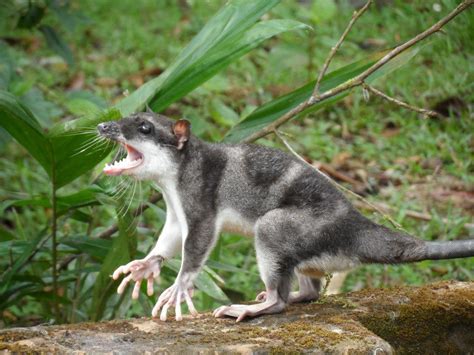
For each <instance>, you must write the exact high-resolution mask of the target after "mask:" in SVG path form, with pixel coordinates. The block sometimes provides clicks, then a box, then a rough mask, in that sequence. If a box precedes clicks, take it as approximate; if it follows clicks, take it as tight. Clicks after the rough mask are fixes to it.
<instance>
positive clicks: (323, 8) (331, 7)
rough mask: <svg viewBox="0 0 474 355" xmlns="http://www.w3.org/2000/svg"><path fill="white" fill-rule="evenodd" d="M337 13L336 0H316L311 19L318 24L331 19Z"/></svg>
mask: <svg viewBox="0 0 474 355" xmlns="http://www.w3.org/2000/svg"><path fill="white" fill-rule="evenodd" d="M336 14H337V5H336V2H335V1H334V0H315V1H314V2H313V6H312V7H311V19H312V20H313V21H314V22H315V23H316V24H318V25H319V24H322V23H324V22H327V21H329V20H331V19H332V18H333V17H334V16H335V15H336Z"/></svg>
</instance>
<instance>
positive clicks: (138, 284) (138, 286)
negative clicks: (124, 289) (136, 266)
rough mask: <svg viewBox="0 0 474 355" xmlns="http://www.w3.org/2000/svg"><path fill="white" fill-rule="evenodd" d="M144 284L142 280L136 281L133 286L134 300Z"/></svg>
mask: <svg viewBox="0 0 474 355" xmlns="http://www.w3.org/2000/svg"><path fill="white" fill-rule="evenodd" d="M141 284H142V280H138V281H135V286H134V287H133V292H132V298H133V299H134V300H137V299H138V296H139V294H140V285H141Z"/></svg>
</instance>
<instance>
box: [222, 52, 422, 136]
mask: <svg viewBox="0 0 474 355" xmlns="http://www.w3.org/2000/svg"><path fill="white" fill-rule="evenodd" d="M417 52H418V49H410V50H408V51H406V52H404V53H402V54H401V55H400V56H398V57H397V58H395V59H394V60H393V61H391V62H389V63H388V64H386V65H385V66H384V67H382V68H381V69H379V70H378V71H377V72H376V73H374V74H373V75H371V76H370V77H369V78H368V79H367V81H368V82H370V81H372V80H375V79H376V78H379V77H381V76H382V75H386V74H388V73H390V72H391V71H393V70H395V69H397V68H398V67H400V66H401V65H403V64H405V63H406V62H408V61H409V60H410V59H411V58H413V56H414V55H415V54H416V53H417ZM386 53H387V51H383V52H381V53H376V54H374V55H372V56H370V57H368V58H366V59H363V60H360V61H357V62H354V63H352V64H349V65H346V66H344V67H342V68H340V69H337V70H335V71H333V72H331V73H329V74H327V75H326V76H325V77H324V79H323V80H322V81H321V86H320V89H321V92H324V91H327V90H330V89H333V88H335V87H336V86H338V85H340V84H342V83H344V82H346V81H347V80H350V79H352V78H354V77H356V76H357V75H359V74H361V73H362V72H363V71H364V70H366V69H368V68H369V67H370V66H372V65H373V64H374V63H375V62H376V61H377V60H379V59H380V58H382V57H383V56H384V55H385V54H386ZM315 84H316V81H311V82H309V83H308V84H306V85H304V86H302V87H300V88H298V89H296V90H294V91H292V92H290V93H288V94H286V95H283V96H281V97H279V98H276V99H275V100H273V101H270V102H268V103H266V104H264V105H263V106H261V107H259V108H257V109H256V110H255V111H253V112H252V113H251V114H250V115H248V116H247V117H245V118H244V119H243V120H241V121H240V122H239V123H238V124H237V125H235V126H234V127H233V128H232V129H231V130H230V131H229V132H228V133H227V135H226V136H225V137H224V141H225V142H232V143H236V142H240V141H241V140H243V139H244V138H246V137H248V136H250V135H251V134H252V133H254V132H256V131H258V130H260V129H262V128H264V127H266V126H268V125H269V124H271V123H272V122H273V121H275V120H276V119H278V118H279V117H281V116H282V115H284V114H285V113H287V112H288V111H290V110H291V109H293V108H294V107H296V106H298V105H299V104H300V103H302V102H304V101H306V100H307V99H308V98H309V97H310V96H311V94H312V92H313V89H314V85H315ZM349 93H350V91H346V92H343V93H341V94H339V95H336V96H334V97H332V98H330V99H328V100H325V101H322V102H321V103H318V104H316V105H313V106H312V107H310V108H308V109H306V110H305V111H304V112H302V113H300V114H299V116H298V117H300V116H302V115H304V114H307V113H309V112H312V111H316V110H319V109H321V108H323V107H326V106H328V105H331V104H333V103H335V102H337V101H339V100H341V99H342V98H343V97H345V96H347V95H349Z"/></svg>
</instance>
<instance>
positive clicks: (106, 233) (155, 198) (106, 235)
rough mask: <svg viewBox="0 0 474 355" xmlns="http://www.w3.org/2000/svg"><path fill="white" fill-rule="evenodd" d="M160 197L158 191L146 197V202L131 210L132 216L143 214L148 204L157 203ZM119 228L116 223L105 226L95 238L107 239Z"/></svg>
mask: <svg viewBox="0 0 474 355" xmlns="http://www.w3.org/2000/svg"><path fill="white" fill-rule="evenodd" d="M161 198H162V195H161V194H159V193H155V194H153V195H151V196H150V198H149V199H148V201H147V203H142V204H141V205H140V206H139V207H138V208H137V209H136V210H135V211H134V212H133V214H132V215H133V217H138V216H140V215H142V214H143V212H145V211H146V210H147V209H148V208H149V204H154V203H157V202H158V201H160V200H161ZM118 230H119V227H118V224H114V225H112V226H110V227H109V228H107V229H106V230H105V231H103V232H102V233H100V234H99V235H98V236H97V238H100V239H108V238H110V237H111V236H112V235H113V234H114V233H116V232H117V231H118Z"/></svg>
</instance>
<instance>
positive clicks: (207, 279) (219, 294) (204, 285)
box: [165, 259, 229, 302]
mask: <svg viewBox="0 0 474 355" xmlns="http://www.w3.org/2000/svg"><path fill="white" fill-rule="evenodd" d="M165 265H166V266H168V267H169V268H170V269H172V270H174V271H176V272H179V269H180V268H181V260H177V259H172V260H168V261H166V264H165ZM194 285H195V286H196V287H197V288H198V289H199V290H201V291H202V292H204V293H205V294H206V295H208V296H211V297H212V298H214V299H215V300H218V301H221V302H228V301H229V298H228V297H227V296H226V294H225V293H224V291H222V289H221V288H220V287H219V286H218V285H217V284H216V283H215V281H214V280H213V279H212V277H211V276H210V275H209V273H208V272H207V271H206V270H205V269H204V270H201V272H200V273H199V275H198V276H197V277H196V280H195V281H194Z"/></svg>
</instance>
